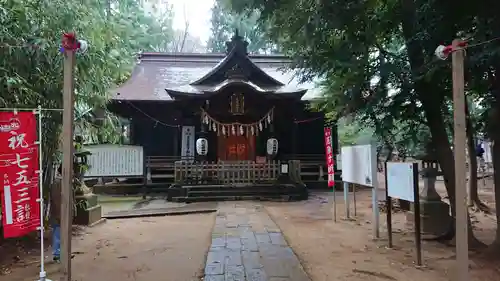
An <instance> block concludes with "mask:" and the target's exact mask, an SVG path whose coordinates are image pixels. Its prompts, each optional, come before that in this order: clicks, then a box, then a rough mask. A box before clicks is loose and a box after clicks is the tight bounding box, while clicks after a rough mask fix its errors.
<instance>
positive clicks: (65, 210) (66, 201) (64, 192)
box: [61, 50, 75, 281]
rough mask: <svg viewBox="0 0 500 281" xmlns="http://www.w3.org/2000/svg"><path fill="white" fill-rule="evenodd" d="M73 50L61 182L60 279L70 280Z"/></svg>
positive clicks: (68, 54)
mask: <svg viewBox="0 0 500 281" xmlns="http://www.w3.org/2000/svg"><path fill="white" fill-rule="evenodd" d="M74 69H75V51H74V50H65V51H64V86H63V127H62V138H63V140H62V150H63V161H62V182H61V199H62V200H61V201H62V202H61V203H62V204H61V265H62V273H63V276H62V278H61V281H71V280H72V279H71V232H72V231H71V229H72V220H73V151H74V145H73V123H74V118H73V117H74V99H75V97H74Z"/></svg>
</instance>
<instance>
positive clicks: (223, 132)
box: [222, 126, 226, 136]
mask: <svg viewBox="0 0 500 281" xmlns="http://www.w3.org/2000/svg"><path fill="white" fill-rule="evenodd" d="M222 134H223V135H224V136H225V135H226V127H224V126H222Z"/></svg>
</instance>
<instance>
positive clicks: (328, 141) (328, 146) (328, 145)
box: [324, 128, 335, 187]
mask: <svg viewBox="0 0 500 281" xmlns="http://www.w3.org/2000/svg"><path fill="white" fill-rule="evenodd" d="M324 133H325V134H324V135H325V152H326V166H327V168H328V187H334V186H335V168H334V165H335V161H334V159H333V144H332V129H331V128H325V130H324Z"/></svg>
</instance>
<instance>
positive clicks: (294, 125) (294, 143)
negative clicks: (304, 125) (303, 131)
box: [292, 118, 299, 158]
mask: <svg viewBox="0 0 500 281" xmlns="http://www.w3.org/2000/svg"><path fill="white" fill-rule="evenodd" d="M298 131H299V124H298V123H297V122H296V120H295V119H294V118H292V155H293V157H294V158H295V155H296V154H297V141H298V137H299V136H298Z"/></svg>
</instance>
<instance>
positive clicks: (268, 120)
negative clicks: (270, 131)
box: [267, 113, 271, 124]
mask: <svg viewBox="0 0 500 281" xmlns="http://www.w3.org/2000/svg"><path fill="white" fill-rule="evenodd" d="M267 123H268V124H271V113H269V114H268V115H267Z"/></svg>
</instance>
